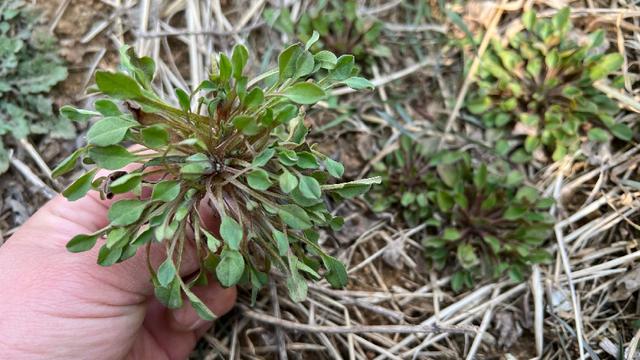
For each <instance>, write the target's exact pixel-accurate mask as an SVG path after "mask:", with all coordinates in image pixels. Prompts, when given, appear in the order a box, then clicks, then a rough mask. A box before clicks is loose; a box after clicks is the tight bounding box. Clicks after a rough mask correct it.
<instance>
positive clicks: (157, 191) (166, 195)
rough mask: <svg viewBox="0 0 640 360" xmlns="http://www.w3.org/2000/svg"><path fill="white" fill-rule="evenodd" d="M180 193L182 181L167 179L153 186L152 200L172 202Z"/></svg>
mask: <svg viewBox="0 0 640 360" xmlns="http://www.w3.org/2000/svg"><path fill="white" fill-rule="evenodd" d="M179 194H180V182H179V181H178V180H165V181H161V182H159V183H157V184H155V185H154V186H153V193H152V194H151V201H162V202H171V201H173V200H175V199H176V198H177V197H178V195H179Z"/></svg>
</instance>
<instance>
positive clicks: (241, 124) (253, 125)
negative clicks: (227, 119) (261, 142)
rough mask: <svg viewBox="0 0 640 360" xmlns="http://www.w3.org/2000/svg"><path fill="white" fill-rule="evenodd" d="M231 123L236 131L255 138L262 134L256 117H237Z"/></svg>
mask: <svg viewBox="0 0 640 360" xmlns="http://www.w3.org/2000/svg"><path fill="white" fill-rule="evenodd" d="M231 122H232V123H233V126H235V128H236V129H238V130H240V131H242V133H243V134H245V135H248V136H253V135H256V134H258V133H259V132H260V128H259V127H258V124H257V122H256V117H255V116H249V115H237V116H235V117H234V118H233V119H232V120H231Z"/></svg>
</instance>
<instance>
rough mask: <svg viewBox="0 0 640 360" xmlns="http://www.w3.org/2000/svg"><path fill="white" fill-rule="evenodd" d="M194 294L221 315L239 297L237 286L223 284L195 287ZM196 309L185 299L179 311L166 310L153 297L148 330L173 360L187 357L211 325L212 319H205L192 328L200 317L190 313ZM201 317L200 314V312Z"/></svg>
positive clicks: (148, 315)
mask: <svg viewBox="0 0 640 360" xmlns="http://www.w3.org/2000/svg"><path fill="white" fill-rule="evenodd" d="M193 291H194V293H196V294H197V296H198V297H199V298H200V299H201V300H202V301H203V302H204V303H205V304H206V305H207V306H208V307H209V308H210V309H211V310H212V311H213V312H214V314H216V315H218V316H222V315H224V314H225V313H227V312H228V311H229V310H231V308H232V307H233V304H234V303H235V300H236V291H235V288H229V289H224V288H222V287H220V286H219V285H213V284H212V285H211V286H207V287H201V288H194V289H193ZM187 309H193V308H192V307H191V306H190V305H189V304H188V303H187V301H186V300H185V302H184V305H183V307H182V308H180V309H178V310H170V309H166V308H165V307H164V306H162V305H161V304H160V303H158V302H157V301H156V300H151V301H150V304H149V306H148V311H147V318H146V319H145V322H144V328H145V331H147V332H148V333H149V335H150V336H151V338H152V339H153V340H154V344H156V345H155V346H160V347H161V348H162V349H163V350H164V351H165V353H166V355H167V357H168V358H170V359H185V358H187V357H188V356H189V354H190V353H191V351H192V350H193V348H194V347H195V345H196V342H197V341H198V339H199V338H200V337H201V336H202V334H203V333H204V331H206V329H208V328H209V327H210V326H211V322H207V321H205V322H201V323H200V327H196V328H195V329H194V330H190V329H189V328H190V327H192V326H193V324H194V323H195V322H197V321H198V320H194V318H193V317H192V316H193V314H194V313H195V311H194V313H188V312H187ZM182 311H184V313H183V314H182V315H178V316H180V320H178V321H180V322H179V323H176V322H175V321H176V320H175V316H176V315H175V314H174V313H176V312H182ZM196 316H197V314H196Z"/></svg>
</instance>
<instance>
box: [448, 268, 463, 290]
mask: <svg viewBox="0 0 640 360" xmlns="http://www.w3.org/2000/svg"><path fill="white" fill-rule="evenodd" d="M464 278H465V275H464V272H462V271H456V272H455V273H454V274H453V276H452V277H451V290H453V292H455V293H458V292H460V290H462V288H463V287H464V281H465V279H464Z"/></svg>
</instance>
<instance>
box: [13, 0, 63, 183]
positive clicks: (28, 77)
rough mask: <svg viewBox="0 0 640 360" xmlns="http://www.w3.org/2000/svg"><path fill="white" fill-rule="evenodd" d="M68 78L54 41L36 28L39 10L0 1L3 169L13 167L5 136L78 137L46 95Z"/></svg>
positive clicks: (19, 3)
mask: <svg viewBox="0 0 640 360" xmlns="http://www.w3.org/2000/svg"><path fill="white" fill-rule="evenodd" d="M66 77H67V68H66V66H65V65H64V63H63V62H62V60H61V59H60V58H59V57H58V55H56V42H55V39H54V38H52V37H51V36H49V35H48V34H47V33H46V31H45V30H42V29H40V28H39V27H38V16H37V13H35V12H34V11H33V10H32V9H30V8H28V7H27V6H26V4H25V3H24V2H23V1H14V0H10V1H4V2H3V3H2V4H0V173H3V172H5V171H6V170H7V168H8V167H9V157H8V151H7V149H6V147H5V146H4V145H3V141H2V136H3V135H8V136H10V137H12V138H13V139H16V140H19V139H24V138H26V137H27V136H29V135H30V134H50V135H52V136H54V137H64V138H70V137H72V136H73V135H75V130H74V128H73V125H72V124H71V122H69V121H68V120H67V119H60V118H57V117H56V116H55V115H54V114H53V111H52V101H51V99H50V98H48V97H47V96H46V93H47V92H48V91H49V90H51V88H52V87H53V86H54V85H56V84H57V83H59V82H60V81H62V80H64V79H66Z"/></svg>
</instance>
